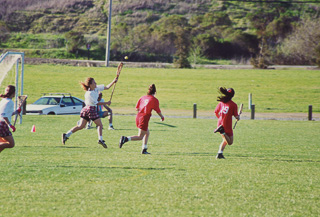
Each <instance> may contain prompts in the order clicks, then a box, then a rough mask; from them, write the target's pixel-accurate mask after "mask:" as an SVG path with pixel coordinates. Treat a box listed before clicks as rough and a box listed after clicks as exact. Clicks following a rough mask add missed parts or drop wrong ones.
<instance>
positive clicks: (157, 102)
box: [153, 98, 161, 113]
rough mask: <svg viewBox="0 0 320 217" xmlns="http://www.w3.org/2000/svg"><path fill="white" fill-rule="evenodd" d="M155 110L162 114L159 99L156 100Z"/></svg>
mask: <svg viewBox="0 0 320 217" xmlns="http://www.w3.org/2000/svg"><path fill="white" fill-rule="evenodd" d="M153 109H154V110H155V111H156V112H157V113H160V112H161V110H160V107H159V100H158V99H157V98H154V105H153Z"/></svg>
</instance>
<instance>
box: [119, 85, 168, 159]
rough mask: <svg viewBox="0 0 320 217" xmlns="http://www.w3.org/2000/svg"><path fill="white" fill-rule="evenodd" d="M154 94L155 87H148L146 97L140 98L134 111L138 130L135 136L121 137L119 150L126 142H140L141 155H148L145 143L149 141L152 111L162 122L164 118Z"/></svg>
mask: <svg viewBox="0 0 320 217" xmlns="http://www.w3.org/2000/svg"><path fill="white" fill-rule="evenodd" d="M155 94H156V86H155V85H154V84H152V85H150V86H149V89H148V92H147V95H146V96H143V97H141V98H140V99H139V100H138V102H137V105H136V110H137V111H138V113H137V116H136V126H137V127H138V129H139V132H138V135H137V136H129V137H126V136H122V137H121V138H120V142H119V148H122V146H123V144H124V143H126V142H128V141H138V140H142V152H141V154H150V153H149V152H148V151H147V149H148V146H147V143H148V139H149V135H150V132H149V129H148V126H149V120H150V117H151V112H152V110H155V111H156V112H157V113H158V115H159V116H160V118H161V120H162V121H164V116H163V115H162V114H161V110H160V107H159V100H158V99H157V98H156V97H154V95H155Z"/></svg>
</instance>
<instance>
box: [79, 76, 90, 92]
mask: <svg viewBox="0 0 320 217" xmlns="http://www.w3.org/2000/svg"><path fill="white" fill-rule="evenodd" d="M93 80H94V79H93V78H90V77H89V78H87V79H86V80H85V82H82V81H80V82H79V83H80V85H81V87H82V88H83V89H84V90H85V91H88V90H89V88H90V85H91V84H92V81H93Z"/></svg>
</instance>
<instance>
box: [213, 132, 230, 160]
mask: <svg viewBox="0 0 320 217" xmlns="http://www.w3.org/2000/svg"><path fill="white" fill-rule="evenodd" d="M221 137H222V142H221V144H220V147H219V151H218V155H217V156H216V158H217V159H224V156H223V151H224V149H225V147H226V146H227V145H232V143H233V136H228V135H227V134H226V133H224V134H221Z"/></svg>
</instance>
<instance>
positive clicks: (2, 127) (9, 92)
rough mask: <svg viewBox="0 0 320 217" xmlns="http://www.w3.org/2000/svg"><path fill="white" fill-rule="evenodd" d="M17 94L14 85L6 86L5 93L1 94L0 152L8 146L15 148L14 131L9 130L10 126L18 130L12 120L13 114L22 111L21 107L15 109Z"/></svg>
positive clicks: (13, 129)
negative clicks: (14, 100) (0, 139)
mask: <svg viewBox="0 0 320 217" xmlns="http://www.w3.org/2000/svg"><path fill="white" fill-rule="evenodd" d="M15 94H16V88H15V86H12V85H9V86H7V87H6V89H5V94H0V97H2V98H3V99H2V100H1V102H0V137H1V138H2V141H1V142H0V152H2V151H3V150H4V149H6V148H13V147H14V145H15V143H14V139H13V136H12V133H11V132H10V130H9V127H10V128H11V129H12V132H15V131H16V128H15V127H14V126H13V125H12V124H11V122H10V120H11V116H12V115H15V114H19V113H20V112H21V108H20V107H19V108H18V109H17V110H16V111H14V102H13V101H12V98H13V97H14V96H15Z"/></svg>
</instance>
